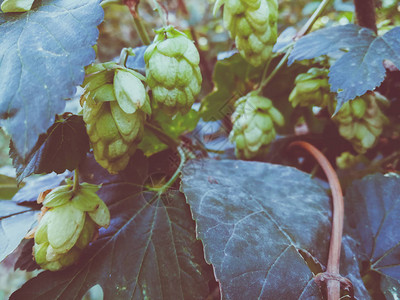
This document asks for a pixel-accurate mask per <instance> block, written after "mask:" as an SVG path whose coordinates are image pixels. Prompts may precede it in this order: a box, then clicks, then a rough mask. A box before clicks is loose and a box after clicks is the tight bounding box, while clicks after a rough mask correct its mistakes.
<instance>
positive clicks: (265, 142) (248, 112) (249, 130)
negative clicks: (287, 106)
mask: <svg viewBox="0 0 400 300" xmlns="http://www.w3.org/2000/svg"><path fill="white" fill-rule="evenodd" d="M232 122H233V129H232V131H231V133H230V136H229V138H230V140H231V141H232V142H234V143H235V144H236V148H235V154H236V156H237V157H240V158H245V159H251V158H253V157H255V156H257V155H259V154H262V153H264V152H266V151H267V150H268V147H269V144H270V143H271V142H272V141H273V140H274V139H275V136H276V132H275V124H277V125H278V126H283V124H284V118H283V116H282V114H281V113H280V112H279V111H278V110H277V109H276V108H275V107H274V106H273V105H272V101H271V100H269V99H268V98H265V97H261V96H259V95H257V93H255V92H251V93H250V94H247V95H246V96H244V97H242V98H239V99H238V100H237V102H236V110H235V112H234V113H233V114H232Z"/></svg>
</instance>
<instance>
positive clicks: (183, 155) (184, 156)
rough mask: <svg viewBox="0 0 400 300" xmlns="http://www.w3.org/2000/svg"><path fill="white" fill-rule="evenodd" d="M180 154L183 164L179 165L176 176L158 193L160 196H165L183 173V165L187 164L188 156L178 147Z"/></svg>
mask: <svg viewBox="0 0 400 300" xmlns="http://www.w3.org/2000/svg"><path fill="white" fill-rule="evenodd" d="M177 149H178V153H179V156H180V158H181V162H180V163H179V166H178V168H177V169H176V171H175V173H174V175H172V177H171V178H170V179H169V180H168V182H167V183H166V184H165V185H164V186H163V187H162V188H161V189H160V191H159V192H158V193H159V194H160V195H161V194H163V193H164V192H165V191H166V190H167V189H169V188H170V187H171V186H172V185H173V184H174V182H175V180H176V179H177V178H178V176H179V174H180V173H181V172H182V168H183V165H184V164H185V162H186V155H185V152H184V151H183V149H182V148H181V147H178V148H177Z"/></svg>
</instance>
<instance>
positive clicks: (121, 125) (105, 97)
mask: <svg viewBox="0 0 400 300" xmlns="http://www.w3.org/2000/svg"><path fill="white" fill-rule="evenodd" d="M87 71H88V72H94V73H93V74H92V75H91V76H90V77H88V79H87V80H86V81H85V82H84V85H85V93H84V94H83V95H82V99H81V104H82V106H83V120H84V121H85V123H86V130H87V133H88V135H89V138H90V141H91V143H92V147H93V153H94V157H95V159H96V161H97V162H98V163H99V164H100V165H101V166H102V167H103V168H105V169H107V170H108V171H109V172H110V173H111V174H115V173H118V172H119V171H121V170H123V169H125V167H126V166H127V164H128V162H129V158H130V156H131V155H133V153H134V152H135V150H136V145H137V144H138V143H139V142H140V141H141V139H142V134H143V127H144V120H145V113H150V112H151V109H150V103H149V98H148V95H147V93H146V90H145V87H144V85H143V83H142V82H141V80H144V77H143V76H142V75H140V74H138V73H136V72H134V71H132V70H129V69H125V68H122V67H119V66H117V65H116V64H106V65H104V64H102V65H94V66H92V67H90V68H89V70H87Z"/></svg>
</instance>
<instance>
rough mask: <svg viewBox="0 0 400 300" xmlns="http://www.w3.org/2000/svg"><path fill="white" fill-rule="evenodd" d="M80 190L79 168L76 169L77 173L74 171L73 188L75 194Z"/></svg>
mask: <svg viewBox="0 0 400 300" xmlns="http://www.w3.org/2000/svg"><path fill="white" fill-rule="evenodd" d="M79 188H80V185H79V170H78V168H76V169H75V171H74V186H73V188H72V190H73V191H74V192H77V191H78V190H79Z"/></svg>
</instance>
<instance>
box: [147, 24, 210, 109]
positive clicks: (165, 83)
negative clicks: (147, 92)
mask: <svg viewBox="0 0 400 300" xmlns="http://www.w3.org/2000/svg"><path fill="white" fill-rule="evenodd" d="M156 33H157V35H156V37H155V39H154V42H153V43H152V44H151V45H150V46H149V47H148V48H147V49H146V52H145V54H144V60H145V62H146V77H147V83H148V85H149V87H150V88H151V90H152V92H153V100H154V101H155V103H154V104H155V105H156V106H159V107H160V108H161V109H162V110H163V111H164V112H166V113H167V114H169V115H175V114H176V113H177V112H181V113H182V114H185V113H187V112H188V111H189V110H190V108H191V107H192V104H193V103H194V100H195V97H196V96H197V94H198V93H199V92H200V89H201V82H202V77H201V73H200V68H199V63H200V57H199V53H198V51H197V49H196V47H195V46H194V45H193V42H192V41H191V40H189V39H188V38H187V36H186V35H185V34H184V33H182V32H180V31H178V30H176V29H175V28H173V27H172V26H168V27H165V28H161V29H159V30H157V31H156Z"/></svg>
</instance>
